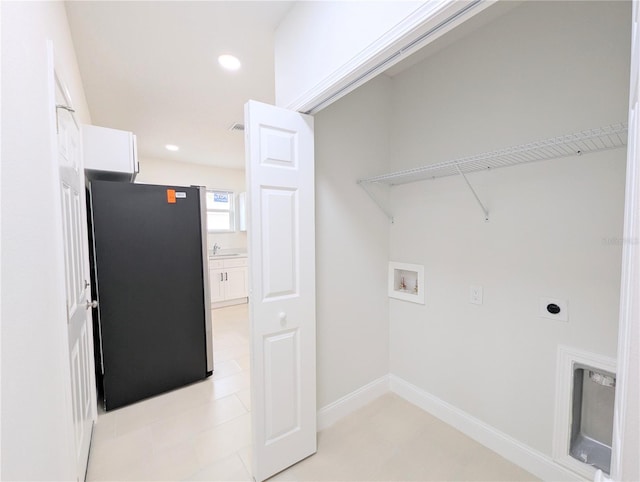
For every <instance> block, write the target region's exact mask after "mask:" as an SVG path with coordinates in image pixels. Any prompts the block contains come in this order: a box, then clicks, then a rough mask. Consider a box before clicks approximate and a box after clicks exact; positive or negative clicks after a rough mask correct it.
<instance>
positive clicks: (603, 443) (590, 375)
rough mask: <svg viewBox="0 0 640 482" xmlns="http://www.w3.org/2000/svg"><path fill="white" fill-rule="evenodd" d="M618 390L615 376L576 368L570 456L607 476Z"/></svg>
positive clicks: (583, 367)
mask: <svg viewBox="0 0 640 482" xmlns="http://www.w3.org/2000/svg"><path fill="white" fill-rule="evenodd" d="M615 386H616V378H615V375H613V374H611V373H607V372H603V371H601V370H597V369H595V368H592V367H588V366H582V365H578V364H576V365H574V370H573V400H572V410H571V444H570V448H569V454H570V455H571V457H573V458H574V459H576V460H578V461H580V462H582V463H584V464H587V465H591V466H593V467H596V468H598V469H601V470H602V471H603V472H606V473H607V474H608V473H609V472H610V470H611V443H612V438H613V409H614V400H615V399H614V395H615Z"/></svg>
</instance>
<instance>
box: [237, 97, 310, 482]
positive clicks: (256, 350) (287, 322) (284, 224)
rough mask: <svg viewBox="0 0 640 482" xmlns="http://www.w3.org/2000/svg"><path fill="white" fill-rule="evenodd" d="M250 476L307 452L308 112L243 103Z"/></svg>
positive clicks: (264, 473)
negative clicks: (251, 441) (248, 314)
mask: <svg viewBox="0 0 640 482" xmlns="http://www.w3.org/2000/svg"><path fill="white" fill-rule="evenodd" d="M245 129H246V131H245V135H246V138H245V145H246V150H247V165H246V169H247V187H248V197H249V199H248V206H249V212H248V217H249V224H248V228H247V231H248V234H249V262H250V265H249V266H250V269H249V271H250V273H249V302H250V320H251V321H250V330H251V397H252V405H251V407H252V408H251V411H252V418H253V477H254V478H255V480H257V481H262V480H265V479H267V478H268V477H270V476H271V475H273V474H275V473H277V472H280V471H281V470H283V469H285V468H287V467H289V466H290V465H293V464H295V463H296V462H298V461H300V460H302V459H303V458H305V457H308V456H309V455H311V454H314V453H315V452H316V353H315V352H316V339H315V333H316V326H315V318H316V317H315V218H314V209H315V208H314V158H313V118H312V117H310V116H307V115H303V114H299V113H297V112H292V111H288V110H285V109H280V108H276V107H273V106H271V105H267V104H262V103H259V102H254V101H250V102H248V103H247V104H246V106H245Z"/></svg>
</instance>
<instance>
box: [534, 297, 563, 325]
mask: <svg viewBox="0 0 640 482" xmlns="http://www.w3.org/2000/svg"><path fill="white" fill-rule="evenodd" d="M538 315H539V316H541V317H542V318H549V319H550V320H558V321H569V304H568V303H567V301H566V300H559V299H557V298H540V305H539V312H538Z"/></svg>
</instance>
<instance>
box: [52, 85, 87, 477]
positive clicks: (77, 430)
mask: <svg viewBox="0 0 640 482" xmlns="http://www.w3.org/2000/svg"><path fill="white" fill-rule="evenodd" d="M56 127H57V141H58V142H57V148H58V150H57V160H58V169H59V173H60V197H61V199H62V228H63V237H64V262H65V280H66V285H65V287H66V290H65V292H66V301H67V329H68V336H69V362H70V368H71V402H72V403H71V405H72V409H73V435H74V441H75V459H76V465H77V476H78V479H79V480H84V477H85V472H86V469H87V462H88V459H89V445H90V442H91V431H92V428H93V422H94V420H95V418H96V392H95V372H94V361H93V332H92V324H91V309H90V308H91V303H90V302H89V301H88V300H89V297H90V296H91V290H90V287H89V276H90V273H89V257H88V246H87V243H88V237H87V217H86V204H85V187H84V171H83V169H82V159H81V152H80V130H79V128H78V124H77V123H76V120H75V118H74V116H73V109H72V108H71V105H70V102H69V98H68V96H67V95H65V89H64V86H63V84H62V83H61V81H60V80H59V79H58V78H57V76H56Z"/></svg>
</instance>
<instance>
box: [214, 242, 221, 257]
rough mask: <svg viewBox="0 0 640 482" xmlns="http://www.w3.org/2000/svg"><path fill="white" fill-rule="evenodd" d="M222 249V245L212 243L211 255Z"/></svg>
mask: <svg viewBox="0 0 640 482" xmlns="http://www.w3.org/2000/svg"><path fill="white" fill-rule="evenodd" d="M221 249H222V246H220V245H219V244H218V243H216V244H214V245H213V255H214V256H215V255H216V254H218V251H220V250H221Z"/></svg>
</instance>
